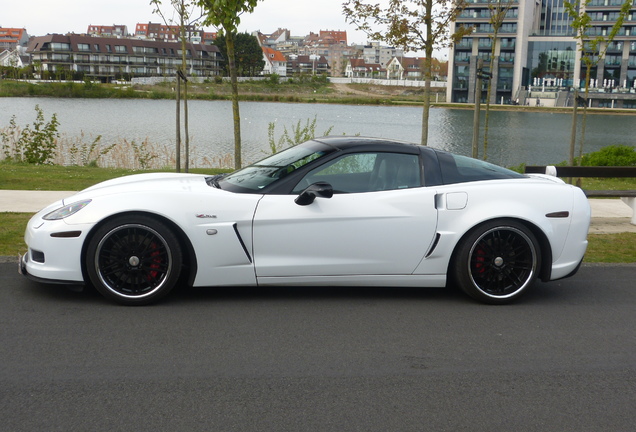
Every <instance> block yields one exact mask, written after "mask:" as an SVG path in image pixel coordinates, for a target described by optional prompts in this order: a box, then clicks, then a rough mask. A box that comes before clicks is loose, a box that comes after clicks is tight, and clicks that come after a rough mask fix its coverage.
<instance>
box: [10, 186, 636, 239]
mask: <svg viewBox="0 0 636 432" xmlns="http://www.w3.org/2000/svg"><path fill="white" fill-rule="evenodd" d="M74 193H75V192H73V191H16V190H0V212H21V213H35V212H37V211H39V210H40V209H42V208H44V207H46V206H47V205H49V204H51V203H53V202H54V201H57V200H60V199H63V198H66V197H69V196H71V195H73V194H74ZM589 201H590V206H591V207H592V226H591V227H590V234H600V233H622V232H636V225H632V224H631V223H630V218H631V217H632V209H631V208H630V207H629V206H628V205H627V204H625V203H624V202H623V201H621V200H620V199H590V200H589Z"/></svg>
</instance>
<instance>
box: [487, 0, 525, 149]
mask: <svg viewBox="0 0 636 432" xmlns="http://www.w3.org/2000/svg"><path fill="white" fill-rule="evenodd" d="M514 4H517V1H516V0H489V2H488V11H489V13H490V25H491V26H492V34H491V35H490V40H491V46H490V64H489V66H488V70H489V71H490V74H491V77H492V76H495V74H494V73H493V71H494V68H495V67H498V64H499V62H495V55H496V54H497V44H498V43H499V30H500V29H501V26H502V25H503V23H504V20H505V19H506V15H507V14H508V11H509V10H510V8H512V6H513V5H514ZM492 81H493V80H492V79H489V80H488V90H487V92H486V115H485V119H484V156H483V159H484V160H487V159H488V124H489V120H490V99H491V95H492Z"/></svg>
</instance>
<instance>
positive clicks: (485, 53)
mask: <svg viewBox="0 0 636 432" xmlns="http://www.w3.org/2000/svg"><path fill="white" fill-rule="evenodd" d="M622 5H623V0H591V1H590V3H588V5H587V6H586V8H587V9H586V10H585V12H586V13H587V14H588V15H589V17H590V19H591V21H590V24H591V27H590V29H589V31H588V32H587V34H588V36H589V37H590V38H593V37H596V36H607V35H609V34H610V33H611V29H612V26H613V25H614V24H615V23H616V20H617V19H618V16H619V11H620V9H621V7H622ZM497 7H499V8H508V7H509V10H508V11H507V13H506V15H505V18H504V20H503V22H502V23H501V27H500V28H499V31H498V34H497V37H496V40H494V38H493V32H494V28H493V24H492V19H491V14H492V12H491V11H492V10H493V8H494V9H495V10H496V9H497ZM458 25H463V26H464V27H470V28H473V32H472V33H471V34H470V35H468V36H466V37H464V38H463V39H462V40H461V41H459V42H457V43H456V44H454V46H453V47H452V48H451V52H450V54H451V55H450V56H449V77H448V79H449V84H448V87H447V100H448V101H450V102H460V103H461V102H465V103H474V102H475V97H476V94H478V92H477V91H476V90H477V89H476V86H477V78H476V76H477V69H479V68H482V69H484V70H487V71H489V72H490V73H491V74H492V78H491V79H492V86H491V96H490V97H491V99H490V103H527V102H528V100H531V101H532V102H533V103H530V104H531V105H532V104H534V103H542V104H545V105H553V106H564V105H567V104H568V103H571V101H572V100H573V98H572V97H569V96H567V95H564V93H567V92H571V91H572V90H573V89H574V88H579V89H580V88H584V87H585V84H586V80H585V78H586V73H587V67H586V64H585V62H584V61H583V59H582V55H583V54H582V53H581V50H580V48H579V43H578V40H577V39H576V38H575V30H574V29H573V28H572V18H571V17H570V16H569V15H568V13H567V11H566V9H565V6H564V0H541V2H537V1H534V0H511V2H508V1H507V0H468V6H467V7H466V8H465V10H464V11H463V12H462V13H461V14H460V16H459V17H458V19H457V21H456V23H454V24H453V26H452V27H451V32H454V31H455V28H456V27H457V26H458ZM603 54H604V55H603ZM585 56H588V57H589V58H591V59H592V60H594V62H595V64H594V65H593V66H592V67H591V68H590V71H589V72H590V81H589V85H590V88H592V89H593V91H592V94H591V96H590V98H591V99H592V101H591V102H590V105H592V106H608V107H625V108H631V107H634V100H636V5H632V10H631V11H630V13H629V14H628V15H627V17H626V19H625V21H624V23H623V25H622V27H621V28H620V30H619V31H618V33H617V35H616V37H615V39H614V41H613V42H611V43H609V44H607V45H606V44H604V43H602V44H601V45H600V46H599V47H598V49H597V50H596V51H595V52H591V51H589V50H587V51H585ZM599 56H600V57H601V58H600V60H599ZM482 86H483V89H485V88H486V87H485V84H484V83H482ZM539 92H540V94H538V93H539ZM484 93H485V92H484V91H482V93H481V100H482V101H485V98H486V95H485V94H484Z"/></svg>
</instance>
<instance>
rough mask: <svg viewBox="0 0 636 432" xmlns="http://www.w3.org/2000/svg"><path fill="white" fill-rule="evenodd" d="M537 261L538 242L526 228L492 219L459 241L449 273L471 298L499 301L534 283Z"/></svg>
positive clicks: (506, 300) (519, 293)
mask: <svg viewBox="0 0 636 432" xmlns="http://www.w3.org/2000/svg"><path fill="white" fill-rule="evenodd" d="M540 263H541V252H540V248H539V244H538V242H537V240H536V237H535V236H534V234H532V232H531V231H530V230H529V229H528V228H526V227H525V226H524V225H523V224H521V223H518V222H516V221H512V220H500V221H492V222H488V223H485V224H483V225H481V226H479V227H478V228H476V229H475V230H473V231H472V232H471V233H469V234H468V235H467V236H466V237H465V238H464V239H463V240H462V242H461V243H460V245H459V246H458V249H457V251H456V254H455V262H454V266H453V274H452V276H453V278H454V280H455V282H456V283H457V284H458V285H459V286H460V288H461V289H462V290H463V291H464V292H466V293H467V294H468V295H470V296H471V297H473V298H475V299H477V300H480V301H483V302H485V303H490V304H502V303H508V302H511V301H513V300H515V299H517V298H518V297H519V296H521V295H522V294H524V293H525V292H526V291H527V290H528V289H529V288H530V287H531V286H532V285H533V284H534V282H535V281H536V279H537V273H538V269H539V266H540Z"/></svg>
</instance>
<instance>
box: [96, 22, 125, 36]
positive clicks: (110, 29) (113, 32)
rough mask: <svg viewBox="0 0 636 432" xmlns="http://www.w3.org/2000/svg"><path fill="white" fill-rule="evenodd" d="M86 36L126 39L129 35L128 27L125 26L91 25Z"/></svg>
mask: <svg viewBox="0 0 636 432" xmlns="http://www.w3.org/2000/svg"><path fill="white" fill-rule="evenodd" d="M86 34H89V35H95V36H114V37H117V36H120V37H126V36H129V35H128V26H126V25H123V24H113V25H112V26H110V25H93V24H90V25H89V26H88V29H86Z"/></svg>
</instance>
